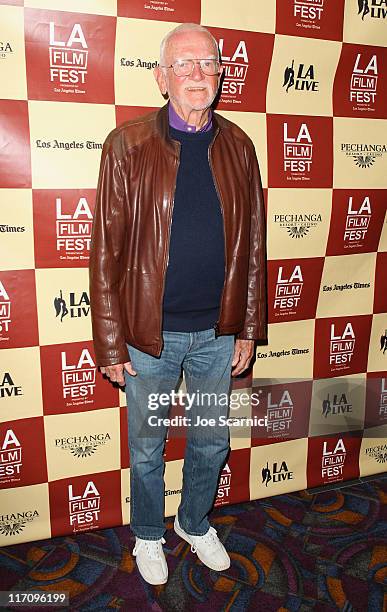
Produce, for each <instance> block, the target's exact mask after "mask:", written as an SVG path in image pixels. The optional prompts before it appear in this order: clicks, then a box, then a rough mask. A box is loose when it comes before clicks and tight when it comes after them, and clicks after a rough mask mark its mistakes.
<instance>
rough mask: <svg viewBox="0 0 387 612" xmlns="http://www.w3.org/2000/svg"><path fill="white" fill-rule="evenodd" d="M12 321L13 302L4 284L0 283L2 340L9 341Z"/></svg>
mask: <svg viewBox="0 0 387 612" xmlns="http://www.w3.org/2000/svg"><path fill="white" fill-rule="evenodd" d="M11 323H12V320H11V300H10V298H9V295H8V293H7V290H6V288H5V286H4V284H3V283H2V282H1V281H0V340H8V339H9V336H8V332H9V328H10V325H11Z"/></svg>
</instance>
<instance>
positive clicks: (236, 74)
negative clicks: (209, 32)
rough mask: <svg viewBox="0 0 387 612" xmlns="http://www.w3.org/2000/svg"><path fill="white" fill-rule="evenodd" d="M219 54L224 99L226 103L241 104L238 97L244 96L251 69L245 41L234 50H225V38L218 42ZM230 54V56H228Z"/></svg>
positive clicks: (241, 41)
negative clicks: (221, 66)
mask: <svg viewBox="0 0 387 612" xmlns="http://www.w3.org/2000/svg"><path fill="white" fill-rule="evenodd" d="M218 46H219V52H220V55H221V58H222V64H223V67H224V70H223V75H224V76H223V81H222V99H223V101H224V102H226V103H230V104H231V103H236V104H238V103H240V100H239V99H238V96H241V95H242V91H243V88H244V86H245V82H246V76H247V71H248V68H249V57H248V54H247V46H246V42H245V41H244V40H240V41H239V43H238V44H237V46H236V48H235V49H233V50H231V51H230V50H229V49H227V51H226V50H225V44H224V38H220V39H219V41H218ZM226 53H229V55H226Z"/></svg>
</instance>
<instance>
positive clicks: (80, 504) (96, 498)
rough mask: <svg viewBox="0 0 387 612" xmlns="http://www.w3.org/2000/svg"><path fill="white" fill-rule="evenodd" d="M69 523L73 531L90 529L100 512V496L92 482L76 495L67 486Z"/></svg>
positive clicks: (70, 487)
mask: <svg viewBox="0 0 387 612" xmlns="http://www.w3.org/2000/svg"><path fill="white" fill-rule="evenodd" d="M68 504H69V523H70V526H71V527H73V531H74V532H75V531H82V530H85V529H91V528H92V526H93V524H95V523H96V522H97V521H98V519H99V515H100V512H101V495H100V493H99V491H98V489H97V487H96V485H95V484H94V482H93V481H92V480H89V482H88V483H87V485H86V487H85V489H84V490H83V491H80V492H79V494H78V495H77V494H76V492H75V491H74V489H73V485H72V484H70V485H69V486H68Z"/></svg>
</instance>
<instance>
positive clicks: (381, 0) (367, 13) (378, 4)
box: [357, 0, 387, 19]
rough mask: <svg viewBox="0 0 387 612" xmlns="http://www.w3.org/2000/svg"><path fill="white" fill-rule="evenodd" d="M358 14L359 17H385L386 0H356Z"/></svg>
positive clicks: (386, 10) (386, 12)
mask: <svg viewBox="0 0 387 612" xmlns="http://www.w3.org/2000/svg"><path fill="white" fill-rule="evenodd" d="M357 14H358V15H361V18H362V19H364V17H372V18H373V19H385V18H386V17H387V0H358V12H357Z"/></svg>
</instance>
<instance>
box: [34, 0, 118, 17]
mask: <svg viewBox="0 0 387 612" xmlns="http://www.w3.org/2000/svg"><path fill="white" fill-rule="evenodd" d="M24 6H29V7H30V8H38V9H49V10H51V11H63V10H64V9H66V11H68V12H73V13H91V14H92V15H113V16H116V15H117V0H82V2H77V0H66V5H65V6H64V4H63V2H61V0H24Z"/></svg>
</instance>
